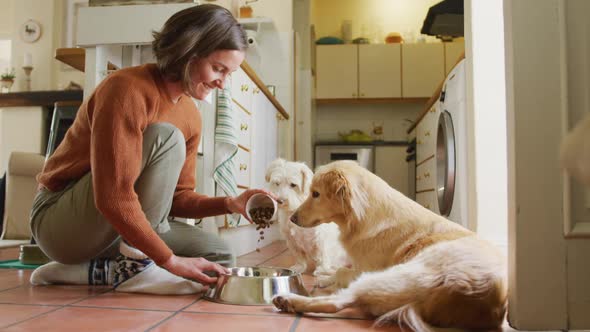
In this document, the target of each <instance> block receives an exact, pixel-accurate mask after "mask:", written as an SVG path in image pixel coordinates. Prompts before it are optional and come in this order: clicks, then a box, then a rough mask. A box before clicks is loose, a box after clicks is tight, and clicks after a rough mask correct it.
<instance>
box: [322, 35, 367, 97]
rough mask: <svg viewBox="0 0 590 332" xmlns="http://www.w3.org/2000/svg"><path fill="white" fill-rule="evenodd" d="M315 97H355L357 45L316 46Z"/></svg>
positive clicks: (356, 89) (356, 91)
mask: <svg viewBox="0 0 590 332" xmlns="http://www.w3.org/2000/svg"><path fill="white" fill-rule="evenodd" d="M316 68H317V75H316V97H317V98H320V99H322V98H324V99H326V98H356V97H357V93H358V88H357V80H358V70H357V68H358V48H357V45H318V46H316Z"/></svg>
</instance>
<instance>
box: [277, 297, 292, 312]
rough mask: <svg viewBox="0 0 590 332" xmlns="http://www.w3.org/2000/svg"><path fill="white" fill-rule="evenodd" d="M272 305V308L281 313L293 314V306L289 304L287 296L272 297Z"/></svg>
mask: <svg viewBox="0 0 590 332" xmlns="http://www.w3.org/2000/svg"><path fill="white" fill-rule="evenodd" d="M272 304H274V306H275V307H277V309H279V310H281V311H284V312H292V313H295V308H294V307H293V304H292V303H291V301H290V299H289V296H288V295H277V296H275V297H273V299H272Z"/></svg>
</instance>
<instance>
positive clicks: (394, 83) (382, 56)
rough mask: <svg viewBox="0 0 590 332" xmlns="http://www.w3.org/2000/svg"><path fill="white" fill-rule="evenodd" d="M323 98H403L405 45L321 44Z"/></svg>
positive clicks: (320, 88) (319, 68)
mask: <svg viewBox="0 0 590 332" xmlns="http://www.w3.org/2000/svg"><path fill="white" fill-rule="evenodd" d="M316 68H317V79H316V97H317V98H319V99H356V98H361V99H362V98H400V97H401V46H400V45H399V44H376V45H318V46H317V50H316Z"/></svg>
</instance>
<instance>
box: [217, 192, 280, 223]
mask: <svg viewBox="0 0 590 332" xmlns="http://www.w3.org/2000/svg"><path fill="white" fill-rule="evenodd" d="M254 194H266V195H268V196H270V197H272V198H273V199H274V200H278V199H277V198H276V197H275V195H273V194H272V193H270V192H268V191H266V190H264V189H248V190H246V191H244V192H243V193H241V194H240V195H239V196H237V197H227V198H226V202H225V206H227V209H228V210H229V211H230V212H231V213H239V214H241V215H242V216H244V218H246V219H247V220H248V221H249V222H250V223H252V220H250V219H249V218H248V215H247V214H246V202H248V199H250V197H251V196H252V195H254Z"/></svg>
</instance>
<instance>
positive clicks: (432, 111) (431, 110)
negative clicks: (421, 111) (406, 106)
mask: <svg viewBox="0 0 590 332" xmlns="http://www.w3.org/2000/svg"><path fill="white" fill-rule="evenodd" d="M435 111H436V109H435V108H434V107H433V108H431V109H430V111H428V112H430V113H434V112H435Z"/></svg>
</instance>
